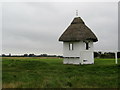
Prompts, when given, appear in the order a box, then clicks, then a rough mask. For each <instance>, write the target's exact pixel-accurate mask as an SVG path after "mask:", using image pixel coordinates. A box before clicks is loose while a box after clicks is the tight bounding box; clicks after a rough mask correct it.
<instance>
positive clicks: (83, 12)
mask: <svg viewBox="0 0 120 90" xmlns="http://www.w3.org/2000/svg"><path fill="white" fill-rule="evenodd" d="M76 9H78V10H79V16H81V17H82V19H83V20H84V21H85V24H86V25H87V26H88V27H90V28H91V29H92V31H93V32H94V33H95V34H96V36H97V37H98V39H99V42H97V43H96V44H95V49H96V50H99V49H112V50H114V49H116V48H117V43H118V42H117V38H118V37H117V31H118V30H117V20H118V18H117V3H80V2H79V3H65V2H61V3H60V2H59V3H55V2H49V3H47V2H46V3H42V2H40V3H35V2H31V3H4V4H3V9H2V11H3V13H2V14H3V21H2V24H3V53H13V54H23V53H36V54H40V53H49V54H62V43H60V42H58V38H59V36H60V35H61V34H62V33H63V32H64V31H65V29H66V28H67V27H68V26H69V25H70V23H71V21H72V20H73V18H74V17H75V11H76ZM111 38H112V39H111Z"/></svg>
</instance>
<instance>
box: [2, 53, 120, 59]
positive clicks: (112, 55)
mask: <svg viewBox="0 0 120 90" xmlns="http://www.w3.org/2000/svg"><path fill="white" fill-rule="evenodd" d="M117 55H118V58H120V52H118V53H117ZM1 56H2V57H60V58H63V56H60V55H48V54H40V55H35V54H23V55H11V54H8V55H5V54H2V55H1ZM94 57H95V58H115V53H114V52H105V53H102V52H94Z"/></svg>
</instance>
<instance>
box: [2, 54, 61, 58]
mask: <svg viewBox="0 0 120 90" xmlns="http://www.w3.org/2000/svg"><path fill="white" fill-rule="evenodd" d="M1 56H2V57H60V58H62V57H63V56H60V55H48V54H40V55H35V54H23V55H12V54H9V55H5V54H2V55H1Z"/></svg>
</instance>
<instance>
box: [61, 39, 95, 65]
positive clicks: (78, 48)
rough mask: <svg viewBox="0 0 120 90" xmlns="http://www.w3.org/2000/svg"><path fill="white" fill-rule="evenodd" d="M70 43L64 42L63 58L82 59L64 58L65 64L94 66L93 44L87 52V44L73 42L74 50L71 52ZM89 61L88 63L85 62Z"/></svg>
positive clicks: (91, 43)
mask: <svg viewBox="0 0 120 90" xmlns="http://www.w3.org/2000/svg"><path fill="white" fill-rule="evenodd" d="M69 43H70V42H63V56H64V57H80V58H64V61H63V63H64V64H80V63H82V64H93V63H94V55H93V42H89V46H90V48H89V50H86V47H85V42H83V41H81V42H72V43H73V50H69ZM83 60H87V62H83Z"/></svg>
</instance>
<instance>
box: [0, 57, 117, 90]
mask: <svg viewBox="0 0 120 90" xmlns="http://www.w3.org/2000/svg"><path fill="white" fill-rule="evenodd" d="M62 61H63V59H59V58H38V57H34V58H29V57H26V58H25V57H14V58H12V57H3V61H2V74H3V77H2V82H3V84H2V86H3V88H117V87H118V82H119V81H118V66H117V65H116V64H115V60H114V59H95V64H93V65H63V64H62Z"/></svg>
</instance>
